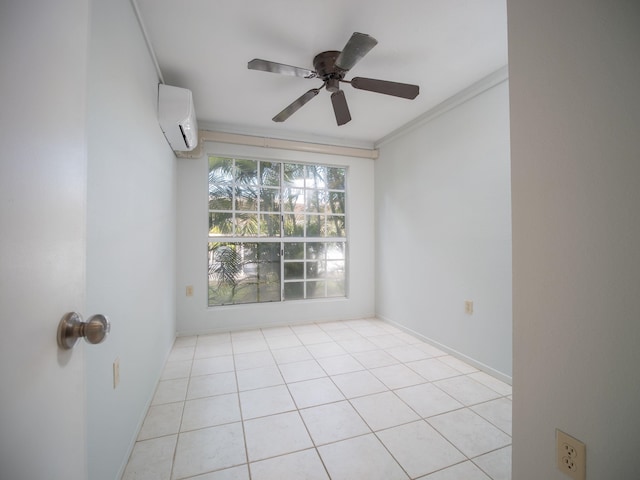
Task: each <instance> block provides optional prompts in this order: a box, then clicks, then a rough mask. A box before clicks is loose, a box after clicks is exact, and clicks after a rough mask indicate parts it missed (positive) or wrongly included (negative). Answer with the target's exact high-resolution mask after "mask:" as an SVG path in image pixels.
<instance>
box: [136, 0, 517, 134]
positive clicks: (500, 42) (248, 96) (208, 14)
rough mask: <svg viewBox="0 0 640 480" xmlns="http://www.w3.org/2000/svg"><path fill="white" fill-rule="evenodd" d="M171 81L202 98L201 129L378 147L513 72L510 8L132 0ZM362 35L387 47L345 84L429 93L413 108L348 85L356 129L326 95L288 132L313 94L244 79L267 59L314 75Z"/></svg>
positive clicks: (489, 2)
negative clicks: (362, 81)
mask: <svg viewBox="0 0 640 480" xmlns="http://www.w3.org/2000/svg"><path fill="white" fill-rule="evenodd" d="M135 3H136V4H137V6H138V9H139V12H140V15H141V19H142V23H143V24H144V27H145V29H146V32H147V35H148V38H149V41H150V43H151V46H152V49H153V51H154V52H155V55H156V58H157V61H158V64H159V67H160V71H161V72H162V76H163V79H164V82H165V83H167V84H169V85H176V86H179V87H183V88H188V89H190V90H191V91H192V92H193V97H194V103H195V109H196V114H197V117H198V122H199V126H200V128H208V129H216V130H220V131H227V132H232V133H238V132H240V133H247V134H254V135H261V136H272V137H278V138H293V139H307V140H308V139H314V140H315V141H323V140H326V141H333V142H334V143H339V144H346V145H354V146H370V145H372V144H373V143H374V142H375V141H377V140H379V139H381V138H383V137H384V136H386V135H388V134H389V133H391V132H393V131H395V130H397V129H398V128H400V127H402V126H403V125H405V124H407V123H408V122H410V121H411V120H413V119H415V118H417V117H419V116H420V115H421V114H424V113H425V112H427V111H428V110H430V109H431V108H433V107H434V106H436V105H438V104H439V103H441V102H443V101H445V100H446V99H448V98H449V97H451V96H453V95H454V94H456V93H457V92H459V91H461V90H463V89H465V88H467V87H469V86H470V85H472V84H474V83H476V82H477V81H479V80H481V79H483V78H484V77H486V76H488V75H489V74H491V73H493V72H495V71H496V70H499V69H500V68H501V67H503V66H504V65H506V63H507V15H506V4H505V0H395V1H393V2H392V1H385V0H322V1H321V0H315V1H309V0H225V1H222V0H135ZM353 32H362V33H367V34H369V35H371V36H373V37H374V38H376V39H377V40H378V45H377V46H376V47H375V48H373V50H371V52H369V54H368V55H366V56H365V57H364V58H363V59H362V60H361V61H360V62H359V63H358V64H357V65H356V66H355V67H353V69H352V70H351V71H350V72H349V73H348V74H347V76H346V78H347V79H350V78H352V77H355V76H362V77H369V78H377V79H382V80H391V81H396V82H402V83H412V84H417V85H419V86H420V95H418V97H417V98H416V99H415V100H405V99H402V98H395V97H390V96H388V95H381V94H377V93H372V92H366V91H362V90H356V89H354V88H352V87H351V86H349V85H347V84H343V89H344V90H345V93H346V96H347V101H348V104H349V109H350V111H351V116H352V120H351V122H350V123H348V124H346V125H343V126H341V127H339V126H337V125H336V122H335V117H334V114H333V110H332V107H331V101H330V97H329V95H330V94H329V93H328V92H327V91H326V90H322V91H321V92H320V94H319V95H318V96H317V97H316V98H314V99H313V100H312V101H311V102H309V103H308V104H306V105H305V106H303V107H302V108H301V109H300V110H299V111H298V112H296V113H295V114H294V115H293V116H291V117H290V118H289V119H288V120H287V121H286V122H283V123H274V122H273V121H272V120H271V118H272V117H273V116H274V115H275V114H277V113H278V112H280V111H281V110H282V109H283V108H284V107H286V106H287V105H289V104H290V103H291V102H292V101H293V100H295V99H296V98H298V97H299V96H300V95H302V94H303V93H304V92H306V91H307V90H309V89H311V88H315V87H319V86H321V85H322V82H321V81H320V80H318V79H304V78H298V77H289V76H284V75H276V74H272V73H266V72H260V71H255V70H248V69H247V62H248V61H249V60H251V59H253V58H262V59H265V60H271V61H274V62H278V63H284V64H288V65H294V66H298V67H304V68H310V69H312V70H313V64H312V61H313V57H314V56H315V55H316V54H318V53H320V52H322V51H325V50H342V48H343V47H344V45H345V43H346V42H347V40H348V39H349V38H350V36H351V34H352V33H353Z"/></svg>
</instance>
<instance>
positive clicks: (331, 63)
mask: <svg viewBox="0 0 640 480" xmlns="http://www.w3.org/2000/svg"><path fill="white" fill-rule="evenodd" d="M338 55H340V52H338V51H335V50H329V51H327V52H322V53H319V54H318V55H316V56H315V58H314V59H313V67H314V68H315V70H316V73H317V74H318V77H320V78H322V80H324V81H325V84H326V87H327V90H328V91H330V92H337V91H338V90H340V87H339V84H340V80H342V79H343V78H344V75H345V73H346V71H344V70H342V69H340V68H338V67H336V59H337V58H338Z"/></svg>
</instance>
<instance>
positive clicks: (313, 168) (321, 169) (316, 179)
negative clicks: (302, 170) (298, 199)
mask: <svg viewBox="0 0 640 480" xmlns="http://www.w3.org/2000/svg"><path fill="white" fill-rule="evenodd" d="M326 176H327V167H325V166H324V165H307V176H306V181H305V186H306V187H307V188H326V186H327V181H326Z"/></svg>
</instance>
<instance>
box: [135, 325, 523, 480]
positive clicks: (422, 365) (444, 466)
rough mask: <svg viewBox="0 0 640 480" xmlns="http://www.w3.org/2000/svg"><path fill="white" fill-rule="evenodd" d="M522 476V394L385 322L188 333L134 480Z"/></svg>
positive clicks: (478, 479) (145, 430) (148, 427)
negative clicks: (518, 405)
mask: <svg viewBox="0 0 640 480" xmlns="http://www.w3.org/2000/svg"><path fill="white" fill-rule="evenodd" d="M510 472H511V387H510V386H509V385H507V384H505V383H503V382H501V381H499V380H497V379H495V378H493V377H491V376H489V375H487V374H486V373H483V372H480V371H478V370H477V369H475V368H474V367H472V366H470V365H468V364H466V363H464V362H462V361H460V360H458V359H457V358H454V357H452V356H450V355H447V354H446V353H445V352H442V351H441V350H439V349H437V348H434V347H433V346H431V345H429V344H426V343H424V342H422V341H421V340H419V339H416V338H414V337H412V336H411V335H408V334H406V333H404V332H402V331H401V330H399V329H397V328H395V327H393V326H391V325H389V324H387V323H384V322H381V321H379V320H375V319H372V320H354V321H344V322H330V323H318V324H312V325H301V326H291V327H277V328H265V329H259V330H251V331H241V332H230V333H223V334H215V335H200V336H197V337H182V338H178V339H177V340H176V343H175V346H174V348H173V350H172V352H171V354H170V357H169V359H168V361H167V364H166V367H165V369H164V373H163V375H162V378H161V381H160V382H159V384H158V388H157V391H156V394H155V396H154V398H153V401H152V403H151V406H150V408H149V411H148V413H147V416H146V419H145V421H144V424H143V425H142V428H141V431H140V434H139V437H138V441H137V443H136V444H135V447H134V449H133V452H132V454H131V458H130V460H129V463H128V465H127V467H126V470H125V473H124V476H123V479H124V480H133V479H153V480H161V479H167V480H178V479H187V478H188V479H193V480H288V479H291V480H298V479H306V480H330V479H331V480H359V479H366V480H376V479H380V480H401V479H421V480H456V479H460V480H504V479H510V478H511V473H510Z"/></svg>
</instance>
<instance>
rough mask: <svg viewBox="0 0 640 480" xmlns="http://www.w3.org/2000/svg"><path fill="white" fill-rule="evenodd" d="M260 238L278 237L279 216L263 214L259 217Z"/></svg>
mask: <svg viewBox="0 0 640 480" xmlns="http://www.w3.org/2000/svg"><path fill="white" fill-rule="evenodd" d="M260 236H261V237H279V236H280V215H279V214H275V215H272V214H265V215H260Z"/></svg>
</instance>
